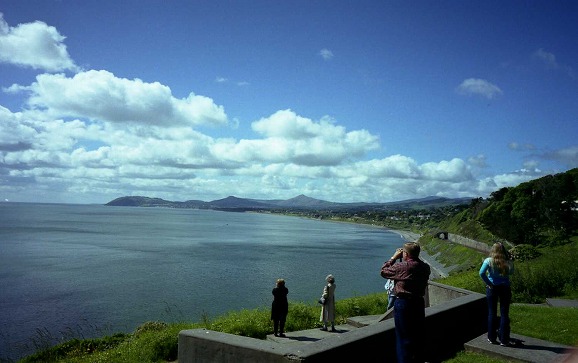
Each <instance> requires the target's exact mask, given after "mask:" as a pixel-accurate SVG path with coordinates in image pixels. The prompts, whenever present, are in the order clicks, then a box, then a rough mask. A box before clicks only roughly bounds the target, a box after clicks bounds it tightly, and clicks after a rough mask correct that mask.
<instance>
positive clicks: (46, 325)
mask: <svg viewBox="0 0 578 363" xmlns="http://www.w3.org/2000/svg"><path fill="white" fill-rule="evenodd" d="M402 242H403V240H402V238H401V236H399V235H397V234H395V233H392V232H389V231H387V230H385V229H381V228H374V227H370V226H362V225H356V224H346V223H333V222H325V221H317V220H311V219H302V218H297V217H288V216H281V215H271V214H256V213H230V212H218V211H210V210H192V209H165V208H134V207H133V208H131V207H107V206H101V205H61V204H25V203H0V360H2V359H5V360H9V359H15V358H18V357H22V356H23V355H25V354H30V353H31V352H33V351H34V348H35V347H34V345H35V344H36V345H38V344H44V343H46V342H47V341H50V342H52V343H54V342H56V341H58V340H60V339H70V338H72V337H84V338H88V337H94V336H101V335H103V334H110V333H114V332H131V331H133V330H134V329H135V328H136V327H137V326H139V325H140V324H142V323H144V322H146V321H153V320H162V321H167V322H170V321H200V320H201V319H202V317H203V316H208V317H214V316H218V315H220V314H222V313H224V312H227V311H230V310H241V309H254V308H258V307H268V306H269V305H270V302H271V299H272V296H271V289H272V288H273V287H274V284H275V280H276V279H277V278H285V279H286V284H287V287H288V288H289V299H290V301H300V302H301V301H302V302H314V301H316V299H317V298H318V296H319V295H320V293H321V291H322V288H323V285H324V283H325V280H324V279H325V276H326V275H327V274H329V273H332V274H333V275H334V276H335V279H336V284H337V291H336V297H337V298H338V299H339V298H348V297H353V296H358V295H364V294H368V293H374V292H381V291H383V284H384V280H383V279H382V278H381V277H380V275H379V269H380V267H381V264H382V263H383V261H384V260H385V259H387V257H389V256H391V254H392V253H393V251H394V249H395V248H396V247H398V246H399V245H400V244H401V243H402Z"/></svg>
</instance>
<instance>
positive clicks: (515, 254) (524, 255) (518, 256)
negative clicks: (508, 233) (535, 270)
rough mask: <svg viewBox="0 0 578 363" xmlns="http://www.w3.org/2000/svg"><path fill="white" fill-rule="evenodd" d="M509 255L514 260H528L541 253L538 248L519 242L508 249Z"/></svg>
mask: <svg viewBox="0 0 578 363" xmlns="http://www.w3.org/2000/svg"><path fill="white" fill-rule="evenodd" d="M510 255H511V256H512V259H514V260H515V261H519V262H522V261H528V260H533V259H535V258H537V257H539V256H541V255H542V253H541V252H540V251H538V249H537V248H536V247H534V246H532V245H527V244H521V245H517V246H515V247H514V248H512V249H511V250H510Z"/></svg>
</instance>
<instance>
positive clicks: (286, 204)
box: [105, 195, 472, 212]
mask: <svg viewBox="0 0 578 363" xmlns="http://www.w3.org/2000/svg"><path fill="white" fill-rule="evenodd" d="M471 200H472V198H454V199H451V198H442V197H426V198H422V199H411V200H405V201H399V202H389V203H362V202H359V203H335V202H328V201H325V200H320V199H315V198H310V197H308V196H305V195H299V196H297V197H294V198H291V199H287V200H257V199H246V198H238V197H235V196H229V197H226V198H223V199H218V200H213V201H209V202H205V201H201V200H188V201H185V202H178V201H168V200H164V199H160V198H150V197H144V196H126V197H120V198H117V199H114V200H112V201H110V202H108V203H106V204H105V205H107V206H123V207H165V208H196V209H215V210H229V211H279V210H297V211H299V210H309V211H311V210H315V211H351V212H355V211H360V210H364V211H367V210H372V211H378V210H404V209H407V210H413V209H427V208H435V207H442V206H448V205H465V204H468V203H470V202H471Z"/></svg>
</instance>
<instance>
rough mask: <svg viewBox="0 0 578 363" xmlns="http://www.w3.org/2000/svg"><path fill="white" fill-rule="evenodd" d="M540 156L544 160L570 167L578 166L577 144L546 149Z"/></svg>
mask: <svg viewBox="0 0 578 363" xmlns="http://www.w3.org/2000/svg"><path fill="white" fill-rule="evenodd" d="M540 156H541V157H543V158H544V159H546V160H552V161H556V162H559V163H561V164H563V165H566V166H568V168H570V169H572V168H576V167H578V146H571V147H567V148H563V149H559V150H555V151H548V152H545V153H543V154H541V155H540Z"/></svg>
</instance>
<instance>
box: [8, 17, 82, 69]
mask: <svg viewBox="0 0 578 363" xmlns="http://www.w3.org/2000/svg"><path fill="white" fill-rule="evenodd" d="M65 38H66V37H64V36H63V35H61V34H60V33H59V32H58V30H56V28H55V27H53V26H49V25H47V24H46V23H44V22H41V21H36V22H33V23H26V24H19V25H17V26H15V27H10V26H9V25H8V23H6V21H5V20H4V15H3V14H2V13H0V63H9V64H14V65H17V66H22V67H31V68H33V69H42V70H45V71H48V72H59V71H64V70H69V71H74V72H76V71H78V70H79V68H78V67H77V66H76V65H75V64H74V61H73V60H72V59H71V58H70V55H69V54H68V51H67V50H66V45H64V39H65Z"/></svg>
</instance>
